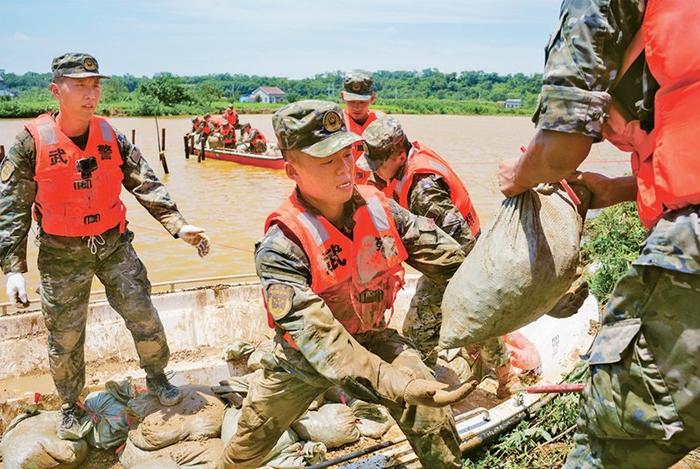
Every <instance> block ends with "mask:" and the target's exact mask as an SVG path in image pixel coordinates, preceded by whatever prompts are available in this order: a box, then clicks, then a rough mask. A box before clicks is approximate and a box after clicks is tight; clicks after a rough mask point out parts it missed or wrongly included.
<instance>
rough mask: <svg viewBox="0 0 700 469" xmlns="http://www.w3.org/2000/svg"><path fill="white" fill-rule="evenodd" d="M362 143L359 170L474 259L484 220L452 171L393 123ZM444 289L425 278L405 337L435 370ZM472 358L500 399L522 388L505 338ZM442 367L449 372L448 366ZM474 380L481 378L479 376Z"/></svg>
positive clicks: (379, 125) (378, 126)
mask: <svg viewBox="0 0 700 469" xmlns="http://www.w3.org/2000/svg"><path fill="white" fill-rule="evenodd" d="M362 137H363V138H364V140H365V144H366V153H365V155H364V156H362V157H360V159H359V160H358V161H357V166H358V167H360V168H364V169H366V170H368V171H371V172H372V174H371V176H370V177H369V180H368V183H369V184H371V185H374V186H375V187H377V189H379V190H381V191H382V192H384V194H385V195H386V196H387V197H390V198H393V199H394V200H396V201H398V202H399V204H400V205H401V206H402V207H403V208H405V209H407V210H409V211H410V212H411V213H414V214H416V215H421V216H424V217H428V218H430V219H432V220H433V221H435V223H436V224H437V225H438V226H439V227H440V228H441V229H442V230H443V231H445V233H447V234H449V235H450V236H452V237H453V238H454V239H455V240H456V241H457V242H458V243H459V244H460V245H461V246H462V250H463V251H464V254H465V255H468V254H469V252H470V251H471V250H472V248H473V247H474V243H475V241H476V238H477V237H478V236H479V234H480V232H481V229H480V225H479V217H478V215H477V214H476V210H475V209H474V205H473V204H472V202H471V199H470V198H469V192H468V191H467V188H466V187H464V184H463V183H462V181H461V180H460V179H459V177H458V176H457V174H456V173H455V172H454V171H453V170H452V168H451V167H450V165H449V164H448V163H447V162H446V161H445V160H444V159H443V158H442V157H440V155H438V154H437V153H436V152H435V151H434V150H432V149H430V148H428V147H426V146H425V145H423V144H422V143H421V142H418V141H415V142H411V141H409V140H408V138H407V137H406V135H405V134H404V132H403V129H402V128H401V124H400V123H399V121H398V120H396V119H394V118H393V117H380V118H378V119H376V120H374V121H373V122H372V123H371V124H370V125H369V126H367V128H366V129H365V131H364V133H363V134H362ZM444 287H445V286H444V285H438V284H435V283H433V282H431V281H430V279H429V278H427V277H425V276H422V277H421V278H420V279H419V280H418V285H417V286H416V294H415V295H414V296H413V298H412V300H411V307H410V309H409V312H408V314H407V315H406V321H404V324H403V334H404V335H405V336H406V337H408V338H409V339H411V340H412V341H413V343H414V344H416V346H417V347H418V350H420V351H421V353H423V356H424V357H425V361H426V363H427V364H429V365H432V366H434V365H435V364H436V359H437V358H438V357H437V356H436V354H435V347H436V346H437V344H438V339H439V336H440V324H441V322H442V312H441V310H440V304H441V303H442V296H443V294H444V293H445V291H444V290H445V288H444ZM468 356H469V359H468V360H469V362H470V365H471V367H472V369H473V370H475V371H485V370H486V369H493V370H494V371H495V373H496V378H497V379H498V389H497V391H496V394H497V396H498V397H499V398H506V397H508V396H510V395H511V394H512V393H513V392H514V391H515V390H516V388H517V386H518V384H519V382H518V379H517V376H516V375H515V374H514V373H513V370H512V367H511V365H510V356H509V354H508V351H507V350H506V347H505V344H504V343H503V340H502V339H501V338H500V337H495V338H493V339H492V340H489V341H487V342H484V343H483V344H481V345H480V346H475V347H470V349H469V350H468ZM477 361H479V363H477ZM439 363H440V365H441V366H446V365H445V363H444V362H443V361H442V360H440V361H439ZM474 377H475V378H480V376H478V374H475V375H474Z"/></svg>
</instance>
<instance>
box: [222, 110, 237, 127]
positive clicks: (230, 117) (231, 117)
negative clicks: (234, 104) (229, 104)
mask: <svg viewBox="0 0 700 469" xmlns="http://www.w3.org/2000/svg"><path fill="white" fill-rule="evenodd" d="M224 119H226V120H227V121H228V123H229V124H231V126H232V127H235V125H236V124H237V123H238V114H237V113H236V111H231V112H225V113H224Z"/></svg>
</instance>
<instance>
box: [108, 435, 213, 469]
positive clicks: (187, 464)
mask: <svg viewBox="0 0 700 469" xmlns="http://www.w3.org/2000/svg"><path fill="white" fill-rule="evenodd" d="M223 451H224V446H223V442H222V441H221V439H219V438H209V439H206V440H201V441H181V442H179V443H176V444H174V445H170V446H166V447H165V448H161V449H159V450H155V451H144V450H143V449H141V448H139V447H138V446H136V445H135V444H134V443H133V442H132V441H131V440H127V442H126V446H125V447H124V450H123V451H122V454H121V455H120V456H119V462H120V463H121V464H122V465H123V466H124V467H125V468H127V469H166V468H167V469H170V468H171V467H173V468H196V469H216V465H217V464H218V462H219V459H221V455H222V454H223Z"/></svg>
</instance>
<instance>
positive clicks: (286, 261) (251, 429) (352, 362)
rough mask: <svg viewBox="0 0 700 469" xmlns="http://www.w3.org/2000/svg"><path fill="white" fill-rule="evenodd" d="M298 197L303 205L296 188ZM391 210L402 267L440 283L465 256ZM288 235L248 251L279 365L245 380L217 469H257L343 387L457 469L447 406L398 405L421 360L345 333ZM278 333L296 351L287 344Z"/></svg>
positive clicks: (275, 230)
mask: <svg viewBox="0 0 700 469" xmlns="http://www.w3.org/2000/svg"><path fill="white" fill-rule="evenodd" d="M291 106H294V105H291ZM278 112H280V111H278ZM338 116H340V113H339V112H338ZM273 123H274V120H273ZM338 125H340V123H338ZM343 129H344V126H343ZM275 132H276V134H277V138H278V141H279V142H280V144H281V145H284V144H285V141H291V140H292V139H294V138H297V137H296V135H288V134H286V133H285V132H284V129H282V130H280V129H277V128H276V129H275ZM290 134H291V132H290ZM300 140H303V139H300ZM306 140H308V139H306ZM356 140H357V138H353V139H352V140H351V141H350V142H349V143H348V142H345V143H343V144H341V145H342V146H339V147H338V148H336V149H335V150H336V151H337V150H340V149H342V148H345V147H347V146H348V145H350V144H351V143H352V142H354V141H356ZM283 148H284V147H283ZM297 196H298V198H299V200H300V201H302V203H304V202H303V198H302V197H301V194H300V193H299V192H297ZM360 203H361V204H364V203H365V202H364V199H362V198H361V196H360V195H359V194H358V193H357V192H356V191H355V193H354V195H353V197H352V198H351V199H350V200H349V201H348V202H347V203H346V205H345V210H344V216H343V220H342V222H341V224H340V229H341V231H343V232H344V233H352V229H353V224H354V220H353V216H354V214H355V211H356V210H357V208H358V207H359V205H358V204H360ZM305 205H306V207H305V208H306V209H307V210H309V211H312V212H316V210H315V209H314V208H313V207H312V206H309V205H308V204H305ZM390 207H391V211H392V214H393V218H394V221H395V223H396V227H397V230H398V232H399V234H400V236H401V239H402V242H403V244H404V246H405V248H406V251H407V253H408V259H407V261H406V262H407V263H408V264H410V265H411V266H413V267H414V268H416V269H418V270H420V271H421V272H423V273H424V274H425V275H426V276H428V277H429V278H430V279H431V280H432V281H434V282H435V283H436V284H438V285H441V286H444V285H445V284H446V283H447V281H448V280H449V279H450V278H451V277H452V275H453V274H454V272H455V271H456V270H457V268H458V267H459V265H460V264H461V263H462V261H463V260H464V255H463V253H462V251H461V249H460V247H459V245H458V244H457V243H456V242H455V241H454V240H453V239H451V238H450V237H449V236H447V235H446V234H445V233H444V232H443V231H442V230H440V229H439V228H438V227H437V226H436V225H435V223H433V222H432V221H431V220H429V219H427V218H422V217H417V216H415V215H413V214H412V213H410V212H408V211H407V210H405V209H403V208H401V207H400V206H399V205H398V204H396V203H395V202H393V201H390ZM290 236H292V238H293V235H289V234H286V233H285V232H284V231H283V229H282V228H281V227H280V226H279V225H274V226H272V227H271V228H270V229H269V230H268V231H267V233H266V234H265V236H264V237H263V238H262V239H261V240H260V241H259V242H258V244H257V245H256V250H255V263H256V269H257V273H258V276H259V277H260V279H261V282H262V286H263V290H264V292H265V297H266V301H267V304H268V310H270V311H271V314H272V316H273V317H274V318H275V323H276V325H277V327H276V337H275V340H276V344H277V345H276V349H275V356H276V361H277V365H276V366H275V367H269V368H268V369H267V370H266V371H265V374H264V377H263V378H262V379H261V380H260V381H258V382H255V383H253V384H252V386H251V390H250V392H249V394H248V396H247V397H246V400H245V403H244V407H243V410H242V412H241V417H240V419H239V421H238V432H237V433H236V435H235V436H234V437H233V438H232V439H231V441H230V442H229V444H228V445H227V448H226V450H225V453H224V457H223V460H222V461H221V462H220V464H219V468H220V469H222V468H232V467H236V468H243V467H245V468H248V467H258V466H259V465H260V463H261V459H262V458H263V457H264V455H265V454H267V453H268V452H269V450H270V449H271V448H272V447H273V446H274V445H275V443H276V442H277V439H278V438H279V436H280V435H281V434H282V433H283V432H284V431H285V430H286V429H287V428H288V427H289V426H290V425H291V424H292V423H293V422H294V421H295V420H297V419H298V418H299V417H300V416H301V415H302V414H303V413H304V412H306V410H307V409H308V407H309V404H311V402H312V401H313V400H314V399H315V398H316V397H317V396H318V395H319V394H322V393H323V392H324V391H325V390H326V389H328V388H329V387H331V386H333V385H339V386H342V387H343V388H344V389H345V390H346V391H347V392H348V393H349V394H351V395H353V396H354V397H357V398H359V399H362V400H365V401H369V402H378V403H381V404H382V405H385V406H386V407H387V408H388V409H389V411H390V412H391V414H392V416H393V417H394V419H395V420H396V421H397V422H398V424H399V426H400V427H401V429H402V431H403V432H404V434H405V435H406V437H407V439H408V441H409V442H410V444H411V446H412V447H413V449H414V451H415V452H416V454H417V455H418V457H419V458H420V460H421V463H422V464H423V466H424V467H426V468H428V467H430V468H447V467H449V468H460V467H461V455H460V451H459V437H458V434H457V430H456V428H455V422H454V418H453V417H452V412H451V410H450V408H449V407H445V408H433V407H426V406H415V405H407V404H405V402H404V398H403V394H404V390H405V389H406V387H407V386H408V384H409V382H410V381H412V380H413V379H414V378H426V379H432V371H431V370H430V369H429V368H427V367H426V366H425V365H424V364H423V363H422V361H421V356H420V354H419V352H417V351H416V350H415V349H413V348H412V346H411V343H410V342H409V341H408V340H406V339H405V338H403V337H401V336H400V335H399V334H398V333H397V332H396V331H395V330H393V329H388V328H379V329H377V330H372V331H370V332H366V333H360V334H354V335H351V334H350V333H349V332H348V331H347V329H345V328H344V327H343V325H342V324H341V323H340V322H339V321H338V320H337V319H335V317H334V315H333V312H332V311H331V310H330V309H329V307H328V306H327V304H326V303H325V302H324V300H323V299H322V298H321V297H320V296H318V295H317V294H316V293H314V292H313V291H312V290H311V288H310V285H311V280H312V278H311V264H310V262H309V260H308V258H307V255H306V253H305V252H304V250H303V249H302V248H301V247H300V245H299V242H298V241H295V240H294V239H292V238H290ZM280 291H281V292H283V293H279V292H280ZM281 307H283V309H284V311H283V314H275V313H274V312H273V308H275V309H280V308H281ZM285 333H288V334H289V335H290V336H291V338H292V339H293V340H294V342H295V343H296V345H297V347H298V350H296V349H294V348H292V347H291V346H290V345H289V344H288V343H287V342H286V341H285V339H284V338H283V335H284V334H285Z"/></svg>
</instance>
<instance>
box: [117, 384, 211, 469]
mask: <svg viewBox="0 0 700 469" xmlns="http://www.w3.org/2000/svg"><path fill="white" fill-rule="evenodd" d="M180 390H181V391H182V394H183V398H182V401H181V402H180V403H178V404H176V405H174V406H171V407H166V406H163V405H161V404H160V403H159V402H158V399H157V398H156V397H155V396H152V395H150V394H142V395H140V396H138V397H136V398H135V399H131V400H130V401H129V402H128V407H129V409H130V410H131V412H133V414H134V415H136V416H137V417H138V419H139V420H140V422H139V424H138V426H137V427H136V428H135V429H134V430H131V431H130V432H129V438H128V440H127V444H126V447H125V449H124V451H123V452H122V454H121V456H120V458H119V460H120V462H121V463H122V464H123V465H124V467H126V468H127V469H131V468H132V467H134V465H135V464H136V463H144V462H146V461H156V460H169V461H172V462H174V463H176V464H178V465H180V466H181V467H197V468H202V469H205V468H209V467H211V468H214V467H216V463H217V461H218V459H219V458H220V457H221V453H222V450H223V449H222V448H223V444H222V442H221V440H220V438H219V436H220V435H221V426H222V422H223V418H224V411H225V406H224V404H223V402H221V400H220V399H219V398H218V397H217V396H216V394H214V393H213V392H212V391H211V388H210V387H209V386H195V385H186V386H181V387H180ZM154 464H155V463H154Z"/></svg>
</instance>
